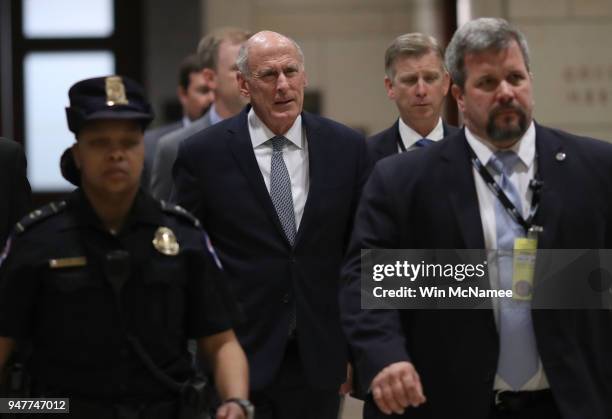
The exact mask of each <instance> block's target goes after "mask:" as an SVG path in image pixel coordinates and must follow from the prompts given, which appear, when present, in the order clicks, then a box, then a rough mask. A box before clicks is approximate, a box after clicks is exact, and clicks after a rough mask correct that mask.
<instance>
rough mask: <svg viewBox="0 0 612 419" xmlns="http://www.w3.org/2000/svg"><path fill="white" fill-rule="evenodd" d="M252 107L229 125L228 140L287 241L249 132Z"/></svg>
mask: <svg viewBox="0 0 612 419" xmlns="http://www.w3.org/2000/svg"><path fill="white" fill-rule="evenodd" d="M249 109H250V107H246V108H245V109H244V110H243V111H242V112H241V113H240V114H239V115H238V116H237V117H235V118H234V120H233V121H232V124H231V125H230V126H229V128H228V131H229V134H230V139H229V141H228V144H229V147H230V149H231V152H232V154H233V156H234V159H236V162H237V163H238V167H239V168H240V170H242V172H243V173H244V176H245V177H246V178H247V179H248V181H249V183H250V185H251V190H252V191H253V194H254V195H255V197H256V199H257V200H258V201H259V203H260V204H261V206H262V207H263V209H264V211H265V212H266V214H268V217H269V218H270V221H271V222H272V223H273V224H274V225H275V226H276V228H277V230H278V233H279V234H280V235H281V236H282V237H283V239H284V240H285V241H286V242H287V244H289V242H288V241H287V237H286V236H285V232H284V231H283V227H282V225H281V223H280V220H279V219H278V215H277V214H276V209H275V208H274V204H272V199H271V198H270V194H269V192H268V189H267V188H266V184H265V182H264V179H263V176H262V174H261V170H259V165H258V164H257V159H256V158H255V152H254V151H253V143H252V142H251V135H250V134H249V128H248V122H247V115H248V112H249Z"/></svg>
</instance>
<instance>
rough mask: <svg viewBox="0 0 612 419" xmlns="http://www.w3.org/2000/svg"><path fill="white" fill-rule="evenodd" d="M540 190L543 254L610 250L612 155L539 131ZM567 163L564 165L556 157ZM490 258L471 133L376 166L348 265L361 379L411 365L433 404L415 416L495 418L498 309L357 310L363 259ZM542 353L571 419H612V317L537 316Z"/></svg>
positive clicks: (349, 329)
mask: <svg viewBox="0 0 612 419" xmlns="http://www.w3.org/2000/svg"><path fill="white" fill-rule="evenodd" d="M536 150H537V165H538V166H537V167H538V172H539V175H540V177H541V178H542V179H543V181H544V186H543V188H542V195H541V205H540V209H539V211H538V213H537V215H536V218H535V220H534V222H535V224H537V225H542V226H543V227H544V232H543V233H542V234H541V235H540V238H539V242H538V245H539V247H540V248H549V249H564V248H565V249H602V248H608V249H609V248H611V246H612V146H611V145H610V144H606V143H603V142H601V141H596V140H593V139H589V138H580V137H576V136H573V135H570V134H567V133H563V132H560V131H556V130H552V129H549V128H545V127H542V126H539V125H536ZM560 152H563V153H565V154H566V158H565V159H564V160H559V159H557V158H556V156H557V153H560ZM375 248H399V249H402V248H403V249H436V248H440V249H463V248H466V249H483V248H484V237H483V231H482V224H481V220H480V213H479V207H478V198H477V194H476V188H475V184H474V176H473V174H472V166H471V164H470V161H469V153H468V145H467V140H466V138H465V134H464V131H463V130H461V131H460V132H458V133H456V134H454V135H452V136H450V137H447V138H445V139H444V140H442V141H440V142H439V143H436V144H434V145H431V146H429V147H427V148H425V149H423V150H422V152H420V153H402V154H400V155H397V156H394V157H390V158H388V159H385V160H383V161H381V162H379V163H378V164H377V165H376V167H375V168H374V170H373V172H372V175H371V177H370V179H369V181H368V183H367V185H366V186H365V188H364V191H363V196H362V200H361V202H360V205H359V209H358V211H357V215H356V219H355V229H354V233H353V237H352V241H351V245H350V248H349V252H348V257H347V261H346V263H345V265H344V267H343V277H344V278H345V279H346V280H347V281H348V284H347V285H346V287H345V288H344V289H343V291H342V294H341V307H342V318H343V327H344V330H345V332H346V334H347V338H348V340H349V344H350V345H351V349H352V351H353V354H354V357H355V362H356V364H357V370H358V372H359V373H360V381H361V382H362V383H365V384H366V385H369V384H370V383H371V381H372V379H373V378H374V376H375V375H376V374H377V373H378V372H379V371H380V370H381V369H382V368H383V367H385V366H386V365H389V364H391V363H394V362H398V361H404V360H410V361H411V362H412V363H413V364H414V365H415V367H416V369H417V371H418V373H419V374H420V377H421V380H422V383H423V386H424V392H425V395H426V397H427V402H426V403H425V404H424V405H423V406H422V407H419V408H417V409H413V408H410V409H408V411H407V413H406V417H408V415H410V416H409V417H411V418H448V417H457V418H470V419H486V418H488V417H489V416H488V414H489V409H490V406H491V396H492V389H493V381H494V377H495V373H496V367H497V360H498V353H499V343H498V340H499V337H498V333H497V328H496V325H495V321H494V316H493V312H492V311H491V310H471V311H444V310H441V311H437V312H431V311H424V310H420V311H419V310H414V311H411V310H400V311H392V310H361V309H360V305H359V304H360V300H359V298H360V287H359V273H360V266H359V263H360V249H375ZM533 325H534V329H535V334H536V340H537V344H538V350H539V352H540V356H541V359H542V363H543V365H544V370H545V372H546V375H547V378H548V380H549V382H550V385H551V389H552V392H553V394H554V397H555V400H556V402H557V404H558V406H559V408H560V409H561V412H562V413H563V415H564V416H563V417H564V418H598V419H604V418H610V417H612V379H611V378H610V377H612V363H611V362H610V361H609V357H610V353H612V316H611V315H610V313H609V312H604V311H588V310H534V311H533Z"/></svg>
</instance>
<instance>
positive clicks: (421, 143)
mask: <svg viewBox="0 0 612 419" xmlns="http://www.w3.org/2000/svg"><path fill="white" fill-rule="evenodd" d="M433 143H435V141H434V140H430V139H429V138H421V139H420V140H417V141H416V142H415V143H414V145H415V147H427V146H428V145H432V144H433Z"/></svg>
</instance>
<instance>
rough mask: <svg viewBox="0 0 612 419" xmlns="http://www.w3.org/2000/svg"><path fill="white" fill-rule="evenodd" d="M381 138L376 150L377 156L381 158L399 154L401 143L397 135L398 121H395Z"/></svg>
mask: <svg viewBox="0 0 612 419" xmlns="http://www.w3.org/2000/svg"><path fill="white" fill-rule="evenodd" d="M383 138H384V139H383V141H381V142H380V146H379V148H378V154H379V156H380V157H381V158H382V157H386V156H392V155H393V154H397V153H398V152H399V151H398V147H399V143H400V141H402V138H401V137H400V133H399V119H398V120H397V121H395V124H393V125H392V126H391V128H389V129H387V131H386V132H385V134H384V137H383Z"/></svg>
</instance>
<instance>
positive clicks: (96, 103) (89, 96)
mask: <svg viewBox="0 0 612 419" xmlns="http://www.w3.org/2000/svg"><path fill="white" fill-rule="evenodd" d="M68 97H69V98H70V106H69V107H68V108H66V116H67V118H68V128H69V129H70V131H72V132H73V133H75V134H78V133H79V131H80V130H81V128H83V125H85V123H86V122H87V121H92V120H96V119H132V120H137V121H140V122H141V123H142V127H143V129H144V128H145V127H146V126H147V125H148V124H149V122H151V120H152V119H153V111H152V109H151V105H150V104H149V101H148V100H147V99H146V97H145V95H144V90H143V88H142V87H141V86H140V85H139V84H138V83H136V82H135V81H133V80H130V79H129V78H127V77H123V76H107V77H96V78H92V79H86V80H81V81H79V82H77V83H75V84H74V85H73V86H72V87H71V88H70V90H69V91H68Z"/></svg>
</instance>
